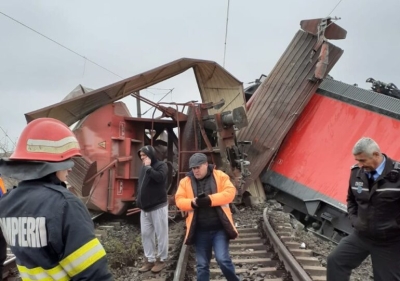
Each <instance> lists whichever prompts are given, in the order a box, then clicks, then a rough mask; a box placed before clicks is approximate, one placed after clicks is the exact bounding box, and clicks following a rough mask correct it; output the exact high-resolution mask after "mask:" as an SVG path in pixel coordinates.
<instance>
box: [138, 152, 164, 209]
mask: <svg viewBox="0 0 400 281" xmlns="http://www.w3.org/2000/svg"><path fill="white" fill-rule="evenodd" d="M140 151H142V152H143V153H145V154H146V155H147V156H148V157H149V158H150V159H151V166H143V167H142V169H141V170H140V175H139V184H138V188H137V200H136V206H137V207H138V208H140V209H142V210H143V211H145V212H150V211H154V210H157V209H159V208H162V207H164V206H166V205H167V204H168V202H167V175H168V167H167V164H166V163H164V162H162V161H159V160H157V158H156V155H155V154H156V152H155V150H154V148H153V147H152V146H151V145H146V146H144V147H142V148H141V149H140V150H139V151H138V155H139V157H140Z"/></svg>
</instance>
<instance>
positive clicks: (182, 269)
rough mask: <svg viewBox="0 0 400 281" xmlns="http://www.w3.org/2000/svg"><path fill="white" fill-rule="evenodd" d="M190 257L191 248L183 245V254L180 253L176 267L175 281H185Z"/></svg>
mask: <svg viewBox="0 0 400 281" xmlns="http://www.w3.org/2000/svg"><path fill="white" fill-rule="evenodd" d="M188 256H189V247H188V246H187V245H185V244H184V243H183V244H182V248H181V252H180V253H179V258H178V262H177V265H176V269H175V273H174V279H173V281H183V280H184V278H185V275H186V267H187V262H188Z"/></svg>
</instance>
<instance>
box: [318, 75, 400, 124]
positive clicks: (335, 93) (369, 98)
mask: <svg viewBox="0 0 400 281" xmlns="http://www.w3.org/2000/svg"><path fill="white" fill-rule="evenodd" d="M318 92H319V93H321V94H324V93H328V95H330V96H332V97H335V98H337V99H340V100H344V101H346V102H350V103H352V104H354V105H358V106H361V107H363V108H366V109H369V110H372V111H375V112H378V113H382V114H385V115H388V116H391V117H393V118H396V119H400V100H399V99H396V98H394V97H390V96H386V95H383V94H379V93H375V92H373V91H369V90H365V89H361V88H358V87H356V86H353V85H349V84H345V83H343V82H340V81H336V80H333V79H325V80H324V81H323V82H322V83H321V85H320V86H319V88H318Z"/></svg>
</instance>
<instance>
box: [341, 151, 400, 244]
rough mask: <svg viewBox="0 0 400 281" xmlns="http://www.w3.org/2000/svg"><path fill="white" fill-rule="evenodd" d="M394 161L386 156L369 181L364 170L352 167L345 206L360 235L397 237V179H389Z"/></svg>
mask: <svg viewBox="0 0 400 281" xmlns="http://www.w3.org/2000/svg"><path fill="white" fill-rule="evenodd" d="M395 163H396V162H394V161H393V160H392V159H390V158H388V157H386V163H385V167H384V169H383V172H382V174H381V175H380V176H379V177H378V178H377V179H376V181H375V182H373V183H372V184H369V183H368V178H367V175H366V174H365V172H364V170H363V169H360V168H359V167H358V166H353V167H352V170H351V175H350V182H349V190H348V196H347V209H348V214H349V218H350V220H351V223H352V225H353V226H354V228H355V230H356V231H357V232H358V233H359V234H360V235H362V236H365V237H368V238H370V239H373V240H379V241H388V240H400V178H398V179H397V180H395V182H391V181H390V180H389V175H390V172H391V171H392V170H394V164H395ZM392 181H393V179H392Z"/></svg>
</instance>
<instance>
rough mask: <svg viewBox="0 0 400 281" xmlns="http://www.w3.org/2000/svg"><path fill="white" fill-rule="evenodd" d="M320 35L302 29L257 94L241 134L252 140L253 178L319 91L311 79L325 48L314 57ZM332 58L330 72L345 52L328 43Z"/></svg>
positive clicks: (329, 66)
mask: <svg viewBox="0 0 400 281" xmlns="http://www.w3.org/2000/svg"><path fill="white" fill-rule="evenodd" d="M316 42H317V37H316V36H314V35H311V34H309V33H307V32H304V31H301V30H300V31H298V32H297V34H296V35H295V37H294V38H293V40H292V42H291V43H290V45H289V46H288V48H287V49H286V51H285V53H284V54H283V55H282V57H281V58H280V59H279V61H278V63H277V64H276V66H275V67H274V69H273V70H272V72H271V73H270V74H269V75H268V77H267V79H266V80H265V81H264V82H263V83H262V84H261V85H260V87H259V88H258V89H257V91H256V93H254V102H253V104H252V106H251V108H250V109H249V111H248V120H249V125H248V126H247V127H245V128H243V129H242V130H241V131H240V132H239V134H238V138H239V140H250V141H252V142H253V145H252V146H251V147H250V148H249V151H248V152H247V154H248V160H249V161H250V163H251V164H250V168H249V170H250V172H251V173H252V174H251V178H250V180H249V181H248V182H252V181H253V180H255V179H256V178H257V177H258V176H259V175H260V173H261V172H262V170H263V169H264V168H265V167H266V165H267V164H268V163H269V162H270V160H271V159H272V158H273V156H274V154H275V153H276V151H277V150H278V149H279V146H280V145H281V143H282V140H283V139H284V137H285V136H286V134H287V132H288V131H289V129H290V128H291V126H292V125H293V123H294V122H295V121H296V120H297V118H298V116H299V115H300V113H301V112H302V110H303V109H304V107H305V105H306V104H307V103H308V101H309V99H310V98H311V96H312V94H313V93H315V91H316V90H317V88H318V86H319V82H318V81H316V82H313V81H311V80H310V79H311V78H312V77H313V75H314V71H315V69H316V68H315V67H316V64H317V60H318V54H319V53H320V50H321V47H319V49H318V50H316V51H317V52H316V54H315V55H314V56H313V57H312V59H310V54H311V52H312V50H313V48H314V46H315V45H316ZM328 47H329V61H328V65H327V71H326V74H327V73H329V71H330V69H331V68H332V67H333V66H334V65H335V63H336V62H337V60H338V59H339V58H340V56H341V55H342V53H343V50H341V49H340V48H338V47H336V46H334V45H332V44H330V43H329V44H328Z"/></svg>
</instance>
